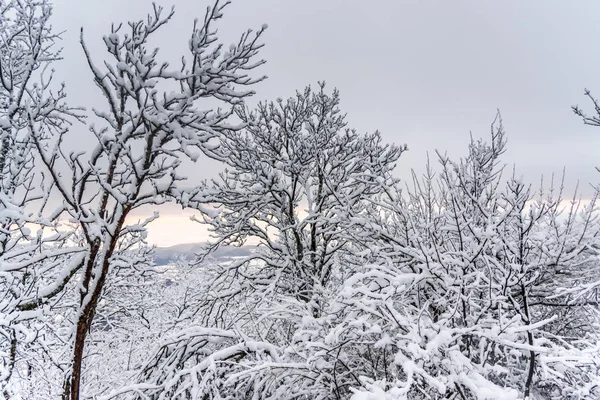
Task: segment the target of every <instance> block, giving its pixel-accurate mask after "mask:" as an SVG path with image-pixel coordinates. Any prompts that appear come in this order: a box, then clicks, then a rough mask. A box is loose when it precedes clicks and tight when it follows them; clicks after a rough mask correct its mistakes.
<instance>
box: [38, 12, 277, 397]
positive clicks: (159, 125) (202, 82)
mask: <svg viewBox="0 0 600 400" xmlns="http://www.w3.org/2000/svg"><path fill="white" fill-rule="evenodd" d="M227 4H229V3H224V4H220V2H219V1H217V2H216V3H215V4H214V6H213V7H209V8H208V10H207V13H206V15H205V17H204V20H202V21H199V22H197V23H196V24H195V25H194V29H193V31H192V34H191V38H190V40H189V54H188V55H187V56H184V57H182V59H181V65H180V66H179V67H176V68H173V67H171V66H170V65H169V63H168V62H161V61H160V60H159V51H158V49H153V48H151V47H149V45H148V42H149V40H150V39H151V37H152V36H154V35H156V34H158V32H159V31H160V28H161V27H163V26H164V25H165V24H167V23H168V22H169V21H170V20H171V18H172V17H173V14H174V11H173V10H171V11H169V12H167V13H165V12H164V10H163V9H162V8H161V7H158V6H156V5H155V6H154V10H153V12H152V13H151V14H150V15H148V18H147V19H145V20H140V21H134V22H129V23H128V24H127V26H126V27H125V26H123V25H116V26H113V27H112V29H111V32H110V33H109V34H108V35H106V36H104V38H103V40H104V44H105V46H106V51H107V55H108V57H109V60H106V61H104V63H103V67H102V68H101V67H98V66H97V65H96V64H95V63H94V62H93V59H92V55H91V54H90V52H89V50H88V48H87V45H86V42H85V41H84V37H83V31H82V33H81V45H82V48H83V52H84V54H85V56H86V59H87V61H88V65H89V69H90V71H91V73H92V75H93V79H94V82H95V83H96V86H97V87H98V89H99V90H100V92H101V93H102V95H103V96H104V99H105V100H106V108H105V109H94V114H95V116H96V117H97V119H98V120H99V121H100V122H99V123H97V124H91V125H90V126H89V129H90V132H91V133H92V135H93V137H94V138H95V139H96V142H97V143H96V145H95V146H94V147H93V148H90V149H89V150H87V151H85V150H84V151H68V150H67V149H66V147H65V145H64V143H65V138H66V137H67V134H68V132H67V130H66V129H65V130H62V131H60V132H58V134H57V135H56V136H55V138H54V140H53V141H52V142H44V141H43V140H42V138H43V136H44V131H45V130H46V129H49V128H50V127H48V126H41V127H40V126H36V125H35V124H33V123H30V124H29V125H30V126H29V128H30V131H31V134H32V136H33V138H34V143H35V145H36V148H37V151H38V152H39V155H40V158H41V160H42V162H43V164H44V165H45V167H46V170H47V171H48V173H49V174H50V177H51V179H52V181H53V182H54V184H55V185H56V187H57V189H58V191H59V192H60V194H61V197H62V199H63V207H64V211H65V212H66V213H67V214H68V216H69V218H71V219H73V220H75V221H77V224H78V226H79V229H80V230H81V245H82V246H83V247H84V248H85V253H84V254H85V257H84V265H83V266H82V268H81V277H80V281H79V283H78V291H79V300H78V304H77V311H76V316H77V320H76V322H75V332H74V335H73V343H72V365H71V368H70V372H69V373H68V374H67V377H66V379H65V384H64V393H63V398H64V399H71V400H75V399H79V393H80V390H81V378H82V365H83V361H84V360H83V356H84V348H85V343H86V338H87V336H88V333H89V331H90V328H91V327H92V323H93V321H94V317H95V315H96V311H97V309H98V303H99V301H100V298H101V296H102V293H103V290H104V288H105V287H106V285H107V281H108V280H110V276H111V273H112V272H111V271H113V270H114V269H115V268H121V269H122V268H131V267H132V261H131V257H129V256H128V254H129V252H131V251H135V249H136V248H139V247H140V246H141V245H143V238H144V235H143V234H141V233H142V232H143V231H144V229H145V227H146V225H147V224H148V223H150V222H151V221H152V220H153V219H154V218H156V215H155V216H154V217H152V218H149V219H148V220H145V221H140V222H139V223H136V224H128V223H126V218H127V216H128V215H129V214H130V213H131V211H132V210H135V209H137V208H139V207H141V206H144V205H149V204H152V205H159V204H163V203H164V202H167V201H169V200H171V199H173V198H177V197H178V196H179V195H180V193H181V191H180V189H179V185H180V183H181V181H183V180H184V177H183V176H181V175H180V165H181V163H182V160H183V158H189V159H192V160H196V159H197V158H198V157H199V156H200V155H202V154H205V155H208V156H210V157H213V158H220V157H221V152H220V151H219V149H218V140H219V138H220V137H221V136H222V135H224V134H227V133H228V132H229V131H230V130H231V129H233V128H232V127H231V126H230V125H229V124H228V122H227V120H228V118H229V117H230V115H231V114H232V107H233V106H235V105H237V104H240V102H241V101H242V100H243V99H244V98H245V97H247V96H249V95H251V94H252V93H253V92H252V91H251V90H248V89H242V88H243V87H247V86H250V85H252V84H254V83H256V82H258V81H260V80H261V79H263V78H262V77H258V78H252V77H250V76H249V74H248V71H250V70H252V69H254V68H256V67H257V66H259V65H260V64H262V61H261V60H259V59H257V58H256V56H257V54H258V50H259V49H260V47H261V46H262V44H260V43H259V41H258V39H259V37H260V35H261V34H262V32H263V31H264V29H265V27H263V28H261V29H260V30H259V31H258V32H256V33H252V31H250V30H249V31H247V32H246V33H244V34H243V35H242V36H241V38H240V40H239V42H237V43H236V44H234V45H232V46H230V47H224V46H223V45H222V44H220V43H218V42H217V35H216V30H215V29H214V27H213V24H214V23H215V22H216V21H217V20H219V19H220V18H221V17H222V15H223V14H222V13H223V10H224V8H225V7H226V6H227ZM207 98H211V99H217V100H219V101H222V102H223V103H225V104H226V105H227V106H229V108H225V109H221V108H219V109H216V110H214V109H202V108H200V107H202V100H203V99H207ZM30 122H31V121H30ZM66 171H71V172H70V173H66Z"/></svg>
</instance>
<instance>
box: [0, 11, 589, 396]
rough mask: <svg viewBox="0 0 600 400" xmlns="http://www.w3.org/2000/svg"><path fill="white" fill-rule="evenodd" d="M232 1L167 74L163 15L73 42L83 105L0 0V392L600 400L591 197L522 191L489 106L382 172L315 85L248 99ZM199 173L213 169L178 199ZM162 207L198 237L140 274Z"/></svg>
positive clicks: (258, 43) (40, 26)
mask: <svg viewBox="0 0 600 400" xmlns="http://www.w3.org/2000/svg"><path fill="white" fill-rule="evenodd" d="M233 7H235V4H231V5H230V4H229V2H226V1H219V0H217V1H216V2H214V3H213V4H212V5H211V6H210V7H208V8H207V9H206V13H205V14H204V15H198V16H197V17H198V19H197V20H196V22H195V24H194V28H193V31H192V32H187V34H186V35H187V36H186V35H183V36H182V37H181V38H180V40H182V41H184V42H185V43H188V46H187V48H188V52H187V54H182V55H181V57H180V58H178V59H169V60H166V59H164V58H163V57H162V56H161V51H159V49H158V48H155V46H154V45H153V44H152V43H153V39H154V38H155V37H157V36H160V35H161V32H162V29H163V27H164V26H165V25H167V24H169V23H171V21H172V17H173V15H174V12H175V10H174V9H171V8H168V7H165V8H163V7H161V6H159V5H155V6H154V8H151V9H149V10H142V12H144V13H146V12H148V14H147V16H146V17H144V18H143V19H140V20H137V21H131V22H124V23H120V21H115V24H113V25H112V26H107V27H106V28H107V29H106V33H105V35H104V36H103V37H102V38H101V39H102V44H103V49H104V52H103V53H97V52H93V51H91V50H90V47H89V46H88V41H90V40H92V39H98V38H88V37H87V36H86V34H85V27H84V29H82V31H81V34H80V51H81V52H82V54H83V55H84V57H85V59H86V61H87V70H86V71H85V73H86V74H89V76H90V79H93V83H94V84H95V89H96V93H95V94H94V95H98V96H100V98H101V99H102V103H100V106H96V105H89V104H87V105H86V104H73V103H71V102H70V101H69V94H68V93H69V87H68V86H66V85H65V84H62V83H61V82H59V81H57V79H56V78H55V77H54V74H55V70H56V69H57V68H60V66H61V65H62V64H60V63H59V60H62V58H63V57H62V54H61V42H60V39H61V34H62V33H61V28H60V27H57V28H56V29H55V28H54V27H53V26H52V22H53V12H52V11H53V4H52V1H51V0H0V357H1V358H0V393H1V396H3V397H4V398H6V399H19V400H30V399H31V400H34V399H36V400H37V399H63V400H78V399H102V400H109V399H131V400H133V399H139V400H142V399H153V400H159V399H161V400H166V399H182V400H183V399H198V400H200V399H202V400H204V399H223V400H224V399H230V400H234V399H247V400H250V399H255V400H259V399H272V400H292V399H299V400H308V399H323V400H324V399H332V400H340V399H352V400H402V399H415V400H416V399H456V400H470V399H600V313H599V312H600V309H599V308H598V301H599V291H600V266H599V262H600V258H599V257H600V220H599V216H600V215H599V211H600V210H599V206H600V205H599V204H598V202H597V194H594V195H593V196H591V199H589V198H585V199H584V197H582V196H581V195H579V194H578V193H575V195H572V194H571V192H568V193H567V192H566V190H565V184H564V177H561V176H560V175H550V176H546V177H545V178H544V179H540V177H530V178H531V179H533V180H536V181H537V182H540V183H539V184H538V185H530V184H528V183H525V181H524V180H523V179H522V175H521V174H520V172H519V171H518V170H517V169H515V168H513V167H512V166H511V165H506V163H505V161H504V159H503V154H504V153H505V151H506V149H507V143H508V142H507V135H508V134H509V133H507V132H505V130H504V128H503V120H502V116H501V115H500V113H499V112H498V114H497V116H496V118H495V119H494V120H493V121H490V123H491V125H490V130H489V132H475V133H473V134H472V138H471V140H470V141H468V140H466V141H465V143H464V145H465V154H466V156H464V157H459V158H452V157H450V156H448V155H447V154H446V153H445V152H444V151H443V149H441V150H440V151H435V148H433V147H434V146H433V145H432V149H431V150H432V152H431V153H430V157H429V162H428V163H427V165H426V166H425V169H424V171H425V173H424V174H421V173H416V172H413V174H412V179H410V180H406V179H402V180H401V179H399V178H398V176H397V174H396V169H397V168H396V166H397V163H398V161H399V160H400V159H401V157H402V156H403V153H404V152H405V151H407V146H406V145H404V144H394V143H388V142H387V141H385V140H384V139H383V137H382V135H381V134H380V133H379V132H378V131H375V130H373V131H372V133H364V132H359V131H357V130H354V129H352V127H351V126H349V123H348V122H347V117H346V114H345V113H344V111H343V108H342V107H341V104H342V103H341V99H343V93H339V92H338V91H337V90H336V89H335V88H334V87H332V86H330V85H329V84H327V85H326V84H325V83H323V82H307V85H309V86H306V87H300V88H298V90H297V91H296V92H295V93H281V96H282V97H280V98H273V99H270V100H269V99H267V100H269V101H261V102H258V103H257V105H256V106H252V107H251V106H249V105H248V102H247V100H248V99H249V98H250V97H251V96H254V95H255V89H254V87H255V84H256V83H259V82H261V81H262V80H264V79H267V77H266V76H264V74H263V72H261V69H262V68H263V64H264V63H265V61H268V60H264V59H263V58H262V55H261V49H262V48H263V46H268V41H266V40H263V39H264V37H265V36H264V35H263V33H264V32H266V30H267V26H266V25H263V26H262V27H261V26H259V27H251V28H252V29H248V30H244V29H246V28H248V27H246V26H243V27H237V28H240V29H239V32H241V35H240V36H239V39H238V40H237V41H235V42H234V43H232V44H229V43H227V42H225V43H224V42H222V41H221V39H220V38H219V36H218V34H217V26H220V25H222V24H226V23H227V22H226V21H227V12H228V10H229V9H230V8H233ZM192 18H193V16H192ZM265 22H269V21H265ZM65 61H66V62H68V61H69V60H64V61H61V63H62V62H65ZM333 78H335V77H324V79H329V80H331V79H333ZM332 83H335V82H332ZM592 84H594V83H593V82H591V83H590V85H592ZM597 90H598V91H600V87H598V88H597ZM258 96H260V92H258ZM586 97H587V98H586ZM581 100H583V101H582V106H581V108H580V107H573V111H574V114H575V115H573V120H574V124H581V123H582V122H583V123H584V124H587V125H591V126H598V127H600V101H596V100H595V98H594V97H593V92H589V91H586V92H585V96H583V97H582V99H581ZM573 101H574V102H577V101H578V99H573ZM505 117H506V116H505ZM375 123H376V121H374V125H375ZM597 134H598V135H600V129H598V132H597ZM77 138H79V139H77ZM408 145H409V146H410V143H408ZM202 159H212V160H215V161H216V162H218V163H219V164H220V165H221V166H223V172H221V173H220V174H219V176H218V177H217V178H215V179H207V180H203V181H202V182H201V183H200V184H191V183H190V182H191V181H190V179H188V178H190V176H188V175H189V174H186V173H185V170H184V169H183V168H182V166H183V165H185V164H186V163H187V164H190V163H194V162H196V160H202ZM597 182H600V173H599V174H598V180H597ZM586 183H587V182H586ZM592 184H594V182H592ZM167 203H171V204H176V205H178V206H179V207H180V208H181V209H192V210H194V211H195V215H196V223H199V224H204V225H205V226H207V227H209V231H210V234H211V240H210V241H209V242H207V243H206V244H205V245H204V247H203V249H202V251H200V252H197V253H196V255H195V256H194V257H188V258H181V259H178V260H177V261H175V262H172V263H170V264H168V265H157V262H156V249H155V248H154V246H153V245H151V244H149V243H148V241H147V228H148V227H149V226H151V225H152V223H153V222H154V220H156V219H157V218H159V213H160V210H161V207H162V206H163V205H165V204H167ZM148 207H149V208H150V209H151V210H153V212H154V214H153V216H152V217H150V218H146V219H139V220H138V219H135V218H132V215H134V214H133V213H134V212H135V211H136V210H138V209H140V208H148ZM228 248H247V249H248V250H247V251H246V252H242V253H240V254H241V255H238V256H236V257H231V258H230V259H228V260H226V261H223V260H222V259H219V258H218V257H215V256H214V255H215V254H216V253H218V252H219V251H223V249H228Z"/></svg>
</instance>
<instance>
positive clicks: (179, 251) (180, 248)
mask: <svg viewBox="0 0 600 400" xmlns="http://www.w3.org/2000/svg"><path fill="white" fill-rule="evenodd" d="M203 245H204V243H184V244H178V245H175V246H170V247H157V248H156V249H155V251H154V260H155V262H156V265H168V264H172V263H174V262H175V261H177V260H178V259H182V258H183V259H187V260H190V261H192V260H194V259H195V258H196V254H197V253H199V252H200V251H201V250H202V246H203ZM254 248H255V246H243V247H233V246H226V247H221V248H220V249H219V250H217V251H216V252H214V253H213V254H212V255H211V256H212V258H214V259H215V260H217V261H228V260H231V259H233V258H235V257H245V256H248V255H250V254H251V253H252V252H253V250H254Z"/></svg>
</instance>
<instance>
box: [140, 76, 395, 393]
mask: <svg viewBox="0 0 600 400" xmlns="http://www.w3.org/2000/svg"><path fill="white" fill-rule="evenodd" d="M238 115H239V117H240V119H241V120H242V121H243V123H244V124H245V126H246V128H245V129H244V130H243V131H240V132H237V133H235V134H232V135H229V136H228V137H227V138H226V139H225V140H224V141H223V147H222V148H223V151H224V152H225V154H226V156H227V157H226V161H225V162H226V164H227V166H228V169H227V170H226V171H225V172H224V173H223V174H222V175H221V176H220V178H219V179H215V180H212V181H210V182H206V183H205V184H204V185H203V186H201V187H199V188H198V190H197V192H196V193H191V194H190V195H189V198H188V199H184V204H186V205H191V206H193V207H197V208H198V209H199V210H200V211H201V212H202V217H203V220H202V221H203V222H205V223H207V224H209V226H210V227H211V229H212V232H213V235H214V239H215V240H214V242H213V243H212V244H211V245H210V246H208V248H207V249H206V250H207V253H208V254H210V252H211V251H213V250H215V249H216V248H218V247H219V246H224V245H243V244H245V243H254V242H257V243H258V246H257V248H256V251H255V252H254V253H253V254H252V255H251V256H250V257H245V258H243V259H240V260H236V261H234V262H232V263H228V264H225V265H213V266H211V267H205V268H210V270H209V271H208V272H207V274H206V281H207V284H206V286H205V287H203V293H202V294H201V295H200V296H198V301H197V307H198V308H199V309H200V312H199V315H200V316H201V318H198V319H196V320H197V321H198V322H199V323H200V324H203V325H204V326H198V327H191V328H188V329H185V330H183V331H182V332H181V333H179V334H177V335H174V336H172V338H170V339H169V340H166V341H165V343H164V344H163V346H161V348H160V349H159V351H158V352H157V353H156V354H155V356H154V357H153V358H152V360H151V361H150V362H149V363H148V365H147V366H146V368H145V369H144V370H143V372H142V374H141V376H140V381H141V382H145V383H147V385H146V387H148V388H149V390H148V391H146V393H145V396H150V398H156V399H162V398H170V397H171V396H173V395H174V394H175V393H186V395H189V396H192V398H202V396H217V395H219V396H226V398H232V397H231V396H235V393H246V395H247V396H255V397H260V398H264V399H270V398H273V399H275V398H278V399H283V398H323V396H324V395H325V394H326V393H329V392H331V391H333V390H334V389H333V388H334V386H335V385H336V380H335V375H336V373H340V374H341V375H347V374H348V373H347V371H343V372H341V370H342V369H344V367H342V365H341V364H339V363H338V364H337V365H335V364H328V365H326V364H327V363H328V362H325V361H324V362H323V365H321V364H322V363H321V362H320V361H319V362H317V364H315V362H316V361H317V360H318V359H319V358H320V356H315V354H314V353H315V352H318V350H317V348H315V347H311V345H312V344H314V345H315V346H316V345H317V343H312V341H313V339H315V340H316V337H313V336H312V335H313V334H314V335H317V333H316V332H319V331H320V329H318V328H316V326H315V325H313V324H312V323H311V322H310V321H321V322H319V323H318V324H320V323H323V324H326V322H325V321H327V320H328V319H330V318H331V314H330V313H331V306H332V305H331V296H332V291H334V292H335V290H336V288H338V284H339V282H340V280H341V278H342V277H343V276H344V274H346V273H348V271H347V265H346V264H345V262H344V260H343V259H344V257H345V256H347V255H348V254H350V253H351V252H352V250H353V248H354V246H353V243H352V240H353V238H356V235H355V232H354V227H353V222H352V221H351V220H350V219H349V215H352V214H353V213H358V214H360V213H361V212H362V211H361V210H362V209H363V208H364V206H365V205H366V200H367V199H368V198H370V197H371V196H374V195H375V194H377V193H380V192H381V191H382V190H384V188H385V186H386V185H387V184H390V183H392V182H394V181H395V179H394V178H393V177H392V175H391V173H392V170H393V169H394V166H395V162H396V161H397V160H398V157H399V156H400V155H401V153H402V152H403V151H404V149H405V148H404V147H403V146H394V145H385V144H383V142H382V139H381V136H380V134H379V133H373V134H366V135H360V134H358V133H356V132H355V131H353V130H350V129H348V128H346V122H345V116H344V115H343V114H342V113H341V111H340V109H339V94H338V92H337V90H334V91H333V93H332V94H328V93H326V91H325V88H324V84H320V87H319V90H317V91H312V90H311V89H310V88H306V89H305V90H304V91H303V92H298V93H297V94H296V96H294V97H292V98H289V99H287V100H278V101H277V102H272V103H260V104H259V105H258V107H257V108H256V109H255V110H252V111H250V110H248V109H246V110H241V111H240V112H239V113H238ZM336 282H337V283H336ZM307 324H308V325H307ZM318 324H317V325H318ZM311 327H312V328H315V330H316V332H312V333H309V332H310V331H311ZM319 349H320V350H322V351H323V352H324V351H326V348H324V347H323V348H319ZM330 351H331V352H332V353H331V354H332V357H334V355H335V354H336V353H335V349H330ZM208 357H210V358H208ZM323 358H327V357H326V356H323ZM212 363H214V364H216V365H215V366H214V367H212ZM267 365H270V366H272V368H270V367H266V366H267ZM336 371H337V372H336ZM141 387H144V385H143V384H141V385H137V386H136V385H134V386H131V387H130V390H134V389H139V388H141ZM339 390H340V391H339V393H340V394H348V393H349V392H348V387H347V386H344V387H343V388H341V389H339ZM194 396H196V397H194ZM227 396H229V397H227Z"/></svg>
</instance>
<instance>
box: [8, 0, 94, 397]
mask: <svg viewBox="0 0 600 400" xmlns="http://www.w3.org/2000/svg"><path fill="white" fill-rule="evenodd" d="M51 14H52V7H51V4H50V3H49V2H47V1H44V0H40V1H12V0H9V1H0V293H1V296H0V354H1V360H0V386H1V387H2V391H3V395H4V396H5V397H7V398H9V397H12V396H13V394H15V393H14V392H15V391H19V390H29V388H31V387H33V386H35V384H36V383H35V382H34V381H36V380H38V381H39V380H40V374H43V373H44V366H45V364H44V362H45V361H47V362H51V363H52V362H55V363H56V362H60V361H59V360H53V359H52V357H51V356H50V355H49V354H50V353H51V349H53V348H54V347H55V345H56V344H57V342H58V343H60V338H57V337H56V330H55V329H54V328H53V326H55V322H56V321H54V320H53V318H52V317H51V315H52V310H53V308H54V307H55V306H56V303H57V301H58V300H59V299H60V298H61V297H62V295H63V293H64V291H65V288H66V286H67V283H68V281H69V279H70V278H71V277H72V276H73V274H74V273H75V271H77V269H78V268H79V267H80V266H81V265H82V263H83V259H84V256H85V252H84V249H83V248H80V247H77V246H76V245H74V243H73V240H72V235H73V231H72V230H71V229H70V228H69V227H64V226H61V225H60V224H58V216H59V215H60V213H61V212H62V208H59V209H58V210H55V209H53V208H52V207H53V204H54V203H53V201H52V196H53V194H54V193H55V185H54V182H53V181H52V180H51V179H48V176H47V174H45V173H43V172H41V171H40V170H39V168H36V162H37V161H39V159H38V158H37V156H36V153H35V151H34V148H35V146H34V140H33V137H32V135H31V133H32V127H36V129H39V135H38V136H37V140H38V141H39V142H47V141H48V140H50V139H51V137H52V136H53V135H55V134H57V131H59V130H61V129H62V128H63V127H64V126H66V124H67V123H68V120H69V119H71V120H72V119H73V118H71V117H74V118H77V117H78V115H77V110H74V109H70V108H68V107H67V106H66V104H65V102H64V98H65V93H64V91H63V89H62V88H61V87H60V86H56V85H54V82H53V74H52V63H53V62H54V61H56V60H57V59H59V57H60V48H59V47H57V44H56V41H57V40H58V39H59V36H58V35H57V34H55V33H53V31H52V29H51V25H50V21H49V20H50V17H51ZM11 378H12V379H11ZM11 383H12V384H11Z"/></svg>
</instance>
